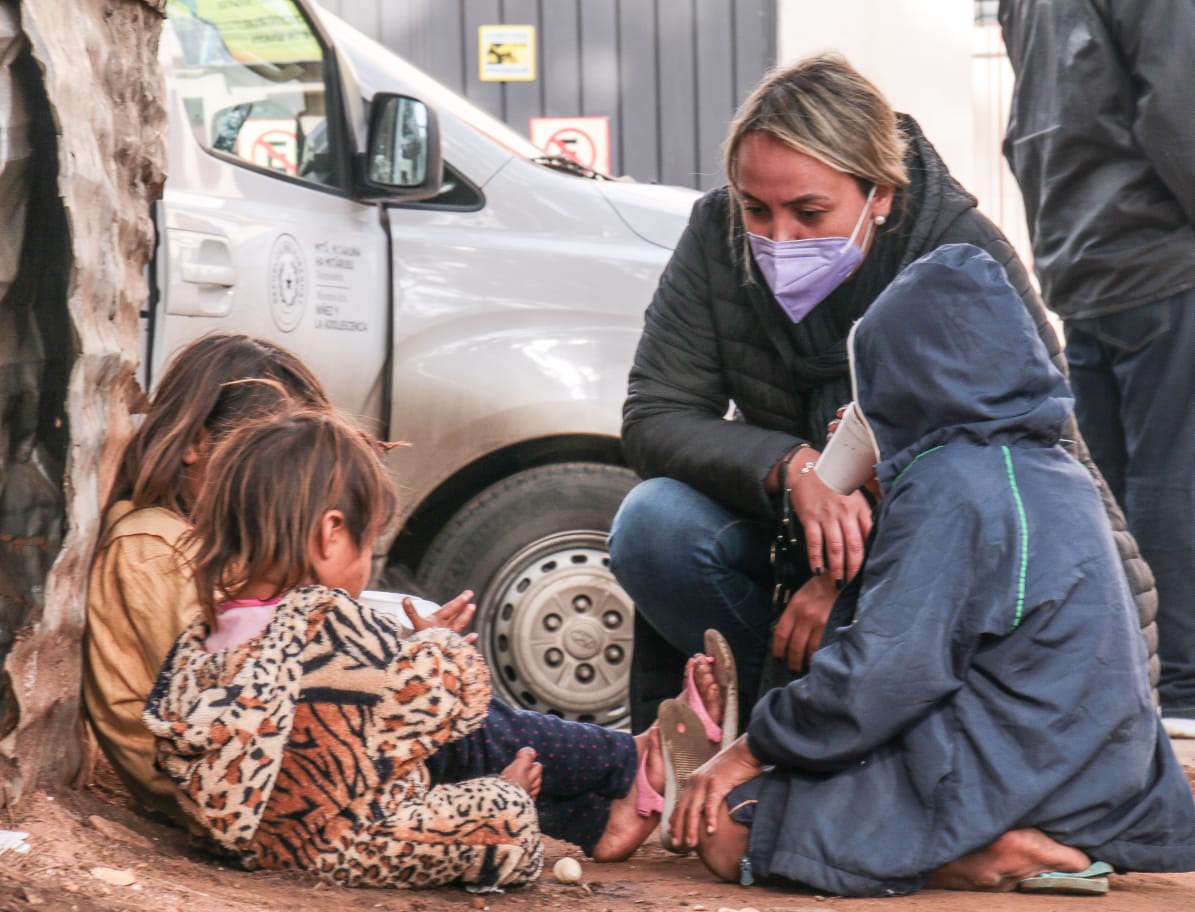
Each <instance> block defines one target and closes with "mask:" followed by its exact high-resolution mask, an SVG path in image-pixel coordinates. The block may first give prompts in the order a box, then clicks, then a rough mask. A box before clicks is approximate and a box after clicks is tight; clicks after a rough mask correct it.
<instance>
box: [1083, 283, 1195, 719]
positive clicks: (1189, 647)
mask: <svg viewBox="0 0 1195 912" xmlns="http://www.w3.org/2000/svg"><path fill="white" fill-rule="evenodd" d="M1066 359H1067V362H1068V363H1069V365H1070V379H1071V386H1072V388H1073V389H1074V392H1075V415H1076V418H1077V419H1078V423H1079V430H1080V431H1081V432H1082V434H1083V437H1084V438H1085V439H1086V441H1087V445H1088V447H1089V448H1090V449H1091V456H1092V459H1093V460H1094V461H1095V464H1096V465H1097V466H1098V467H1099V470H1100V472H1102V473H1103V475H1104V478H1105V479H1107V482H1108V486H1109V488H1110V489H1111V490H1112V493H1113V494H1114V495H1115V497H1116V499H1117V501H1118V502H1119V503H1120V505H1121V507H1122V508H1123V509H1124V512H1125V517H1126V518H1127V520H1128V524H1129V530H1130V531H1131V532H1132V533H1133V535H1134V536H1135V537H1136V539H1137V543H1138V544H1139V545H1140V546H1141V554H1142V556H1143V557H1144V558H1145V560H1146V563H1148V564H1149V566H1150V568H1151V569H1152V570H1153V573H1154V577H1155V579H1156V582H1157V589H1158V657H1159V659H1160V660H1161V664H1162V675H1161V680H1160V682H1159V685H1158V695H1159V697H1160V699H1161V703H1162V714H1163V715H1164V716H1175V717H1183V718H1189V719H1195V290H1190V291H1185V292H1183V293H1181V294H1177V295H1174V296H1173V297H1170V298H1166V299H1164V300H1162V301H1158V302H1156V303H1153V304H1147V305H1144V306H1141V307H1134V308H1132V309H1131V310H1126V311H1123V312H1121V313H1116V314H1111V315H1109V316H1104V317H1092V318H1087V319H1081V320H1068V321H1066Z"/></svg>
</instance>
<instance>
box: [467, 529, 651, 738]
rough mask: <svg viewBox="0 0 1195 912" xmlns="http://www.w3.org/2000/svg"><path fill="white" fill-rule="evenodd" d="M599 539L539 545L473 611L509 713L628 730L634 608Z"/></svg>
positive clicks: (567, 536) (594, 535) (565, 538)
mask: <svg viewBox="0 0 1195 912" xmlns="http://www.w3.org/2000/svg"><path fill="white" fill-rule="evenodd" d="M609 565H610V558H609V555H608V554H607V552H606V535H605V533H604V532H589V531H575V532H566V533H562V534H560V535H553V536H550V537H548V538H544V539H540V540H539V541H537V542H534V543H532V544H531V545H529V546H528V547H526V548H524V549H523V550H522V551H520V552H519V553H518V554H516V555H515V556H514V557H512V558H511V559H510V560H509V561H507V563H506V565H505V566H504V567H503V568H502V570H501V571H500V572H499V573H498V574H496V575H495V583H494V585H493V586H491V587H490V588H489V589H487V590H486V593H485V595H484V596H483V597H482V600H481V602H480V603H479V605H478V609H479V614H480V615H481V617H482V621H481V638H480V645H481V648H482V651H483V652H484V653H485V656H486V659H487V660H488V661H489V663H490V667H491V669H492V670H493V674H494V683H495V686H496V688H497V689H498V690H499V692H500V693H501V695H502V696H503V697H504V698H505V699H507V700H508V701H509V702H511V703H512V704H513V705H515V706H519V707H522V708H525V709H534V710H538V711H539V712H544V713H551V714H553V715H558V716H562V717H564V718H566V719H573V720H576V721H580V722H596V723H598V724H599V725H607V726H614V727H618V726H625V725H626V724H627V722H628V721H629V716H630V709H629V706H628V705H627V685H628V684H629V682H630V666H631V643H632V635H633V629H634V624H633V620H634V607H633V606H632V605H631V600H630V599H629V598H628V597H627V594H626V593H625V592H623V591H622V587H621V586H619V585H618V583H617V581H616V580H615V579H614V574H612V573H611V572H610V566H609Z"/></svg>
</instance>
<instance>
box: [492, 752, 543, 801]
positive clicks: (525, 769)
mask: <svg viewBox="0 0 1195 912" xmlns="http://www.w3.org/2000/svg"><path fill="white" fill-rule="evenodd" d="M499 775H501V776H502V778H503V779H506V780H508V781H510V782H513V783H514V784H515V785H521V786H522V787H523V788H524V789H526V791H527V794H528V795H530V796H531V797H532V798H533V799H534V798H538V797H539V790H540V788H541V787H542V786H543V781H544V765H543V764H542V763H538V762H536V759H535V748H533V747H520V748H519V752H518V753H517V754H515V758H514V760H513V761H512V762H511V764H510V766H508V767H507V768H506V769H504V770H503V771H502V772H501V773H500V774H499Z"/></svg>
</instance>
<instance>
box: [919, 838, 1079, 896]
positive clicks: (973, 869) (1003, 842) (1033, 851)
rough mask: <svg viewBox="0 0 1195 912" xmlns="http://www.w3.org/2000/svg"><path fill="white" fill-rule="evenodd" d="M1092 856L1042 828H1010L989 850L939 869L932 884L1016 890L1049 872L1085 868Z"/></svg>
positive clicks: (933, 875)
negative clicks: (1023, 883)
mask: <svg viewBox="0 0 1195 912" xmlns="http://www.w3.org/2000/svg"><path fill="white" fill-rule="evenodd" d="M1090 864H1091V859H1090V858H1088V857H1087V856H1086V855H1084V854H1083V853H1082V852H1080V851H1079V850H1078V849H1072V848H1070V847H1069V846H1064V845H1063V844H1062V843H1060V842H1055V841H1054V840H1053V839H1051V838H1050V837H1049V836H1047V835H1046V834H1045V833H1043V832H1042V831H1041V830H1031V829H1025V830H1010V831H1009V832H1007V833H1005V834H1004V835H1003V836H1001V837H1000V838H999V839H997V840H996V841H995V842H993V843H992V844H991V845H990V846H988V847H987V848H986V849H980V850H979V851H978V852H972V853H971V854H970V855H964V856H963V857H962V858H960V859H958V860H957V861H952V862H951V863H950V864H948V865H945V866H944V867H941V868H939V869H938V870H937V871H935V872H934V873H933V874H932V875H931V876H930V879H929V886H931V887H936V888H938V889H940V890H985V891H989V892H1004V891H1007V890H1015V889H1016V886H1017V884H1018V883H1020V882H1021V881H1022V880H1025V879H1026V878H1029V877H1034V876H1035V875H1037V874H1044V873H1045V872H1046V871H1083V870H1086V868H1087V866H1088V865H1090Z"/></svg>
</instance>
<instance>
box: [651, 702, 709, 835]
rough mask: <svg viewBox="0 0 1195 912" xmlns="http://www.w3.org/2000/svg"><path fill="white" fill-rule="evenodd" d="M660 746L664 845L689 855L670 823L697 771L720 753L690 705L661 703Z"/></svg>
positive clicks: (661, 819)
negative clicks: (694, 771) (679, 801)
mask: <svg viewBox="0 0 1195 912" xmlns="http://www.w3.org/2000/svg"><path fill="white" fill-rule="evenodd" d="M659 723H660V747H661V748H662V751H663V754H664V814H663V816H662V817H661V818H660V844H661V845H662V846H663V847H664V848H666V849H667V850H668V851H669V852H676V853H677V854H678V855H684V854H687V853H688V852H689V851H690V848H691V847H689V846H685V845H683V844H682V843H677V842H673V840H672V834H671V833H669V832H668V822H669V821H670V820H671V819H672V812H673V811H674V810H675V809H676V801H677V799H678V798H679V797H680V793H681V792H682V791H683V790H684V788H685V786H686V785H687V784H688V782H689V776H690V775H692V773H693V770H695V769H697V767H699V766H701V764H703V763H705V761H706V760H708V759H709V758H710V757H712V756H714V754H716V753H717V752H718V747H717V745H716V744H712V743H711V742H710V740H709V738H707V737H706V735H705V729H704V727H703V726H702V724H701V719H700V718H698V716H697V713H695V712H694V711H693V707H691V706H690V705H689V704H688V703H685V702H683V701H681V700H665V701H664V702H663V703H661V704H660V716H659Z"/></svg>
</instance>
